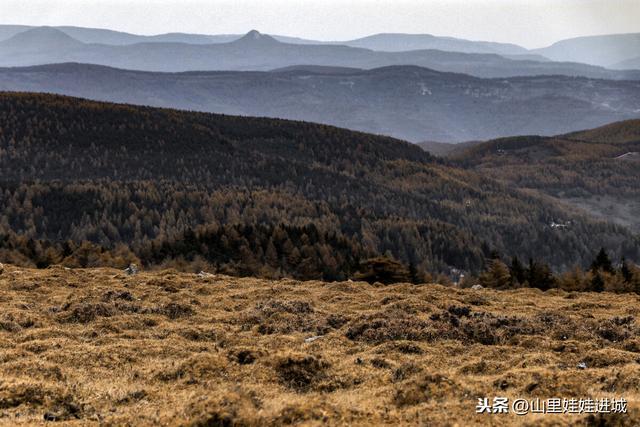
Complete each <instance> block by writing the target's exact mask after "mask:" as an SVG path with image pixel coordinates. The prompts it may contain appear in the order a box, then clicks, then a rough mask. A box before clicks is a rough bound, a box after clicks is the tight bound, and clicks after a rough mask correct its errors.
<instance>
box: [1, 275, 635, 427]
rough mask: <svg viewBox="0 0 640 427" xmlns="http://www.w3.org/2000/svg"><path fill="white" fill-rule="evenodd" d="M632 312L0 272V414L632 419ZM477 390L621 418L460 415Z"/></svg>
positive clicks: (392, 292) (544, 302)
mask: <svg viewBox="0 0 640 427" xmlns="http://www.w3.org/2000/svg"><path fill="white" fill-rule="evenodd" d="M639 315H640V298H639V297H638V296H637V295H635V294H634V295H615V294H608V293H603V294H590V293H584V294H580V293H567V292H563V291H549V292H546V293H543V292H540V291H538V290H531V289H527V290H516V291H492V290H484V289H483V290H461V289H455V288H445V287H442V286H438V285H423V286H413V285H403V284H399V285H393V286H382V285H380V286H376V285H373V286H372V285H369V284H366V283H356V282H343V283H321V282H297V281H293V280H280V281H266V280H258V279H239V278H231V277H226V276H216V275H206V274H203V275H196V274H185V273H177V272H175V271H158V272H141V273H139V274H137V275H133V276H128V275H126V274H124V273H123V272H120V271H118V270H112V269H92V270H67V269H64V268H62V267H56V268H49V269H46V270H29V269H20V268H16V267H11V266H5V267H4V271H3V272H2V274H0V424H2V425H33V424H35V425H37V424H45V423H53V422H57V424H58V425H194V426H258V425H290V424H293V425H356V426H357V425H382V424H388V425H427V426H440V425H443V426H446V425H451V426H454V425H459V426H470V425H495V426H501V425H531V426H534V425H535V426H538V425H594V426H605V425H614V426H617V425H630V426H631V425H640V400H639V399H640V395H639V391H638V390H639V386H640V364H639V362H640V335H639V333H640V326H639V324H638V321H637V320H635V319H636V318H638V316H639ZM311 337H318V338H316V339H311V340H309V338H311ZM581 363H584V365H586V366H583V368H584V369H580V368H578V365H579V364H581ZM494 396H505V397H509V398H512V399H513V398H518V397H523V398H535V397H541V398H548V397H567V398H570V397H576V398H588V397H592V398H598V397H624V398H626V399H627V400H628V401H629V413H628V414H627V415H610V416H606V417H602V416H600V415H598V416H593V415H562V414H556V415H546V416H543V415H527V416H521V417H518V416H516V415H514V414H508V415H487V414H483V415H477V414H476V413H475V406H476V404H477V399H478V397H490V398H492V397H494Z"/></svg>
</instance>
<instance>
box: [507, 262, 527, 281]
mask: <svg viewBox="0 0 640 427" xmlns="http://www.w3.org/2000/svg"><path fill="white" fill-rule="evenodd" d="M509 271H510V273H511V280H512V282H513V284H514V285H515V284H520V285H522V284H524V282H525V280H526V271H525V268H524V266H523V265H522V263H521V262H520V259H519V258H518V257H517V256H515V257H513V259H512V260H511V267H509Z"/></svg>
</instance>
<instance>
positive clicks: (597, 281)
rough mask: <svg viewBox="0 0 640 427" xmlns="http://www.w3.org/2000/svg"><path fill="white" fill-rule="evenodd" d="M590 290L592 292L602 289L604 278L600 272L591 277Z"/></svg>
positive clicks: (601, 290)
mask: <svg viewBox="0 0 640 427" xmlns="http://www.w3.org/2000/svg"><path fill="white" fill-rule="evenodd" d="M591 290H592V291H593V292H603V291H604V279H603V278H602V275H601V274H600V272H598V273H596V274H595V275H594V276H593V279H591Z"/></svg>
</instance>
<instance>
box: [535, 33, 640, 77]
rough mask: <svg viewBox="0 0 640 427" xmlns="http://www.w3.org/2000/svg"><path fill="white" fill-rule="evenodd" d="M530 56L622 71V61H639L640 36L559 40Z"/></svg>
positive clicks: (632, 34)
mask: <svg viewBox="0 0 640 427" xmlns="http://www.w3.org/2000/svg"><path fill="white" fill-rule="evenodd" d="M532 52H533V53H538V54H540V55H543V56H545V57H547V58H549V59H552V60H554V61H570V62H581V63H584V64H592V65H599V66H602V67H609V68H625V66H624V62H625V61H629V60H632V59H634V58H638V55H640V33H631V34H610V35H603V36H587V37H576V38H573V39H568V40H561V41H559V42H557V43H554V44H552V45H551V46H548V47H545V48H542V49H534V50H532ZM620 63H623V64H622V65H621V64H620Z"/></svg>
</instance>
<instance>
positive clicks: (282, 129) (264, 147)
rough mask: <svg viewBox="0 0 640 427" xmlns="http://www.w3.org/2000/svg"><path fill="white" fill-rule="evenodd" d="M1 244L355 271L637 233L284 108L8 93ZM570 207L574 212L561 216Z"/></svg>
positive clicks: (259, 267)
mask: <svg viewBox="0 0 640 427" xmlns="http://www.w3.org/2000/svg"><path fill="white" fill-rule="evenodd" d="M0 169H1V170H2V171H3V173H2V176H1V178H0V205H1V206H2V211H1V213H0V260H2V261H4V262H11V263H15V264H24V265H36V266H38V267H46V266H47V265H50V264H53V263H64V264H66V265H71V266H96V265H114V266H124V265H126V264H128V263H129V262H140V263H142V264H143V265H145V266H151V265H164V266H176V267H185V268H186V267H189V268H194V269H195V268H199V267H200V266H202V267H203V268H204V267H206V268H213V269H216V270H217V271H222V272H226V273H232V274H240V275H260V276H264V277H280V276H291V277H296V278H303V279H312V278H321V279H325V280H334V279H343V278H347V277H352V276H353V275H354V274H355V272H356V271H357V270H358V269H359V268H360V265H361V263H362V262H363V260H367V259H371V258H374V257H377V256H381V255H386V256H387V257H389V258H395V259H396V260H398V261H399V262H400V263H402V264H403V265H405V266H406V267H407V271H408V272H410V274H412V275H416V274H419V272H422V271H427V272H433V273H438V272H445V273H446V272H450V271H451V270H452V269H454V268H455V269H459V270H464V271H471V272H479V271H481V270H482V269H483V268H485V267H486V260H487V259H490V258H491V254H495V253H498V254H503V255H504V256H505V257H506V256H509V257H511V256H518V257H520V258H521V259H529V258H535V259H537V260H541V261H543V262H546V263H549V264H550V265H551V267H553V268H554V269H556V270H560V269H568V268H570V267H571V266H573V265H576V264H577V265H580V266H583V267H586V266H588V265H589V263H590V262H591V260H592V258H593V255H594V254H595V253H597V251H598V250H599V248H601V247H604V248H607V249H608V250H609V251H610V253H611V255H612V256H613V257H615V258H619V257H621V256H625V257H627V259H630V260H638V259H640V254H639V253H638V251H639V246H638V241H637V238H636V237H634V236H633V235H632V234H631V233H630V232H629V231H627V230H626V229H625V228H623V227H620V226H616V225H612V224H607V223H604V222H596V221H594V220H591V219H589V218H588V217H586V216H580V215H577V214H576V213H573V212H571V211H569V210H568V209H564V208H561V207H559V206H558V205H557V204H555V203H554V202H551V201H549V200H547V199H545V198H543V197H541V196H539V195H536V194H529V193H525V192H522V191H519V190H517V189H515V188H511V187H510V186H509V185H506V184H503V183H500V182H498V181H497V180H495V179H493V178H490V177H486V176H485V175H483V174H480V173H477V172H475V171H469V170H465V169H463V168H461V167H458V166H454V165H450V164H448V163H447V162H445V161H443V160H440V159H437V158H435V157H432V156H430V155H429V154H427V153H425V152H424V151H422V150H421V149H420V148H419V147H417V146H413V145H411V144H408V143H405V142H402V141H398V140H395V139H392V138H387V137H380V136H374V135H369V134H363V133H358V132H352V131H346V130H342V129H338V128H334V127H330V126H323V125H316V124H310V123H304V122H291V121H284V120H274V119H260V118H246V117H233V116H221V115H212V114H204V113H191V112H181V111H175V110H166V109H155V108H145V107H133V106H128V105H115V104H107V103H98V102H92V101H86V100H81V99H77V98H68V97H62V96H53V95H34V94H10V93H4V94H0ZM556 223H562V224H566V223H571V224H572V226H571V227H568V228H557V227H554V226H553V224H556Z"/></svg>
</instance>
